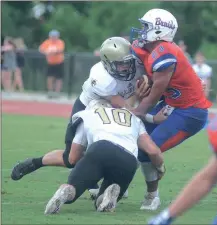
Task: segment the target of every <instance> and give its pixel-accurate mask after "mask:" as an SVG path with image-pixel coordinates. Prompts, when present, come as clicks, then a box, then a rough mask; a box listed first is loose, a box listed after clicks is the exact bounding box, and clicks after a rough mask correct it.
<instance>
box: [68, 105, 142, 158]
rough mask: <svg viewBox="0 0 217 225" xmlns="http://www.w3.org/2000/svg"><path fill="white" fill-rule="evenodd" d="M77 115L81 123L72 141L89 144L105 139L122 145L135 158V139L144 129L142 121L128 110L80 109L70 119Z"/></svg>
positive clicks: (136, 147)
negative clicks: (81, 120)
mask: <svg viewBox="0 0 217 225" xmlns="http://www.w3.org/2000/svg"><path fill="white" fill-rule="evenodd" d="M79 117H80V118H82V119H83V123H82V124H81V125H79V127H78V129H77V131H76V135H75V138H74V139H73V142H74V143H77V144H81V145H84V146H89V145H91V144H92V143H94V142H96V141H99V140H107V141H110V142H112V143H114V144H117V145H120V146H122V147H123V148H124V149H126V151H128V152H129V153H131V154H132V155H134V156H135V157H136V158H137V156H138V145H137V140H138V138H139V136H140V135H141V134H144V133H146V130H145V127H144V125H143V123H142V121H141V120H140V119H139V118H138V117H136V116H135V115H133V114H132V113H131V112H130V111H128V110H126V109H115V108H103V107H100V108H97V109H95V110H84V111H80V112H78V113H76V114H75V115H73V116H72V121H75V120H76V119H77V118H79ZM102 151H103V149H102Z"/></svg>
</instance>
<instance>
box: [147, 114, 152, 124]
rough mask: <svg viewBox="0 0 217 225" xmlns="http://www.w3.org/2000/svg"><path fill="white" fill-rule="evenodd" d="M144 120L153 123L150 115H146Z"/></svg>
mask: <svg viewBox="0 0 217 225" xmlns="http://www.w3.org/2000/svg"><path fill="white" fill-rule="evenodd" d="M145 120H146V121H147V122H149V123H154V116H152V115H151V114H146V115H145Z"/></svg>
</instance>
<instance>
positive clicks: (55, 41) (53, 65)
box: [39, 30, 65, 97]
mask: <svg viewBox="0 0 217 225" xmlns="http://www.w3.org/2000/svg"><path fill="white" fill-rule="evenodd" d="M59 36H60V33H59V32H58V31H57V30H52V31H50V32H49V38H48V39H47V40H45V41H44V42H43V43H42V44H41V45H40V47H39V51H40V52H41V53H43V54H44V55H45V56H46V60H47V64H48V70H47V89H48V97H55V96H58V95H59V93H60V91H61V89H62V79H63V76H64V49H65V43H64V41H63V40H61V39H60V38H59Z"/></svg>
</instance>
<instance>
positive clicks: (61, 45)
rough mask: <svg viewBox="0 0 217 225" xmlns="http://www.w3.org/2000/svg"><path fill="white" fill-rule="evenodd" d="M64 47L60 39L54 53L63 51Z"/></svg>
mask: <svg viewBox="0 0 217 225" xmlns="http://www.w3.org/2000/svg"><path fill="white" fill-rule="evenodd" d="M64 49H65V43H64V42H63V41H60V42H59V43H58V45H57V49H56V50H55V52H54V53H55V54H59V53H63V52H64Z"/></svg>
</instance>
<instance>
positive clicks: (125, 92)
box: [80, 62, 145, 106]
mask: <svg viewBox="0 0 217 225" xmlns="http://www.w3.org/2000/svg"><path fill="white" fill-rule="evenodd" d="M136 64H137V66H136V68H137V70H136V75H135V77H134V78H133V79H132V80H130V81H121V80H117V79H115V78H113V77H112V76H111V75H110V74H109V73H108V72H107V70H106V69H105V68H104V66H103V64H102V62H98V63H96V64H95V65H94V66H93V67H92V68H91V70H90V75H89V78H88V79H87V80H86V81H85V82H84V84H83V86H82V93H81V95H80V100H81V102H82V103H83V104H84V105H85V106H87V105H88V103H89V102H90V101H91V100H94V99H100V98H103V97H107V96H114V95H120V96H122V97H123V98H124V99H128V98H129V97H131V96H132V95H133V94H134V92H135V85H136V81H137V80H138V78H139V77H140V76H142V75H144V74H145V71H144V67H141V65H138V63H136Z"/></svg>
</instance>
